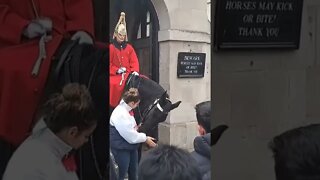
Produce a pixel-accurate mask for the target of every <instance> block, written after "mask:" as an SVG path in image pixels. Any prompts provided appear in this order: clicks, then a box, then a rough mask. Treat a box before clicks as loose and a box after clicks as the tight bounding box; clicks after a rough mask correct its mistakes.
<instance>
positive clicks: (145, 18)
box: [137, 11, 152, 39]
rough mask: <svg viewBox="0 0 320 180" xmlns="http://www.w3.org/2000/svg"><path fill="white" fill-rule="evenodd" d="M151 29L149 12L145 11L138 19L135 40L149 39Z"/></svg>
mask: <svg viewBox="0 0 320 180" xmlns="http://www.w3.org/2000/svg"><path fill="white" fill-rule="evenodd" d="M151 28H152V22H151V17H150V12H149V11H146V13H144V14H143V15H142V16H141V18H140V25H139V29H138V34H137V39H142V38H148V37H150V33H151Z"/></svg>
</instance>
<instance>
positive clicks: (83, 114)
mask: <svg viewBox="0 0 320 180" xmlns="http://www.w3.org/2000/svg"><path fill="white" fill-rule="evenodd" d="M43 116H44V119H45V122H46V124H47V126H48V128H50V129H51V131H52V132H54V133H57V132H59V131H61V130H62V129H64V128H67V127H72V126H76V127H78V128H79V131H82V130H85V129H88V128H90V127H92V126H93V125H94V124H96V122H97V118H96V111H95V108H94V106H93V102H92V100H91V96H90V93H89V91H88V90H87V88H86V87H85V86H84V85H79V84H77V83H70V84H67V85H65V86H64V87H63V89H62V93H57V94H53V95H52V96H51V97H50V99H49V100H48V101H47V102H46V103H45V104H44V114H43Z"/></svg>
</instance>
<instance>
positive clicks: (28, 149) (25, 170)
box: [3, 120, 78, 180]
mask: <svg viewBox="0 0 320 180" xmlns="http://www.w3.org/2000/svg"><path fill="white" fill-rule="evenodd" d="M71 149H72V147H70V146H69V145H67V144H66V143H65V142H63V141H62V140H61V139H60V138H59V137H57V136H56V135H55V134H54V133H53V132H52V131H51V130H50V129H49V128H47V127H46V124H45V123H44V122H43V120H40V121H39V122H38V123H37V125H36V126H35V127H34V129H33V132H32V135H30V136H29V137H28V138H27V139H26V140H25V141H24V142H23V143H22V144H21V145H20V146H19V147H18V149H17V150H16V151H15V152H14V154H13V156H12V157H11V159H10V161H9V163H8V165H7V168H6V171H5V173H4V176H3V180H78V177H77V174H76V172H69V171H67V170H66V168H65V167H64V166H63V163H62V161H61V160H62V158H63V156H64V155H66V154H68V153H69V151H70V150H71Z"/></svg>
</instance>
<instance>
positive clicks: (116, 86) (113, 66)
mask: <svg viewBox="0 0 320 180" xmlns="http://www.w3.org/2000/svg"><path fill="white" fill-rule="evenodd" d="M123 47H124V48H123V49H122V48H121V47H120V45H119V44H117V43H114V44H112V43H111V44H110V46H109V52H110V57H109V62H110V68H109V72H110V91H109V92H110V94H109V95H110V96H109V97H110V98H109V99H110V106H111V107H116V106H117V105H118V104H119V102H120V99H121V94H122V91H123V88H124V84H125V80H124V81H123V83H122V85H120V82H121V80H122V75H120V74H117V70H118V69H119V68H120V67H125V68H126V70H127V73H126V74H125V79H126V77H127V76H128V75H129V73H131V72H133V71H136V72H139V61H138V57H137V55H136V52H135V50H134V49H133V47H132V46H131V45H130V44H127V43H125V45H124V46H123Z"/></svg>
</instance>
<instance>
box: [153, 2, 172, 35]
mask: <svg viewBox="0 0 320 180" xmlns="http://www.w3.org/2000/svg"><path fill="white" fill-rule="evenodd" d="M150 1H151V2H152V4H153V7H154V9H155V11H156V13H157V16H158V20H159V31H161V30H167V29H170V17H169V11H168V7H167V5H166V2H165V0H150Z"/></svg>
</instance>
